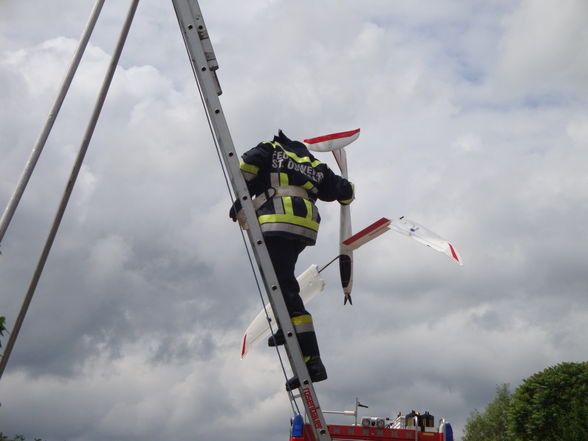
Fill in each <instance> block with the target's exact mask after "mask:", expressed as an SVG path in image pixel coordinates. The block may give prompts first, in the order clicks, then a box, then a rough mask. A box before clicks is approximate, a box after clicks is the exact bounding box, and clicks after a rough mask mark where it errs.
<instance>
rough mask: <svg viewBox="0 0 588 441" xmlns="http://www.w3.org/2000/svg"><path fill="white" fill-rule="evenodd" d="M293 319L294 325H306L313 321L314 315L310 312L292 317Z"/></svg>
mask: <svg viewBox="0 0 588 441" xmlns="http://www.w3.org/2000/svg"><path fill="white" fill-rule="evenodd" d="M291 320H292V324H293V325H294V326H298V325H306V324H308V323H312V316H311V315H310V314H304V315H299V316H297V317H292V318H291Z"/></svg>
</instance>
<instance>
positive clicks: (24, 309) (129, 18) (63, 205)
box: [0, 0, 139, 378]
mask: <svg viewBox="0 0 588 441" xmlns="http://www.w3.org/2000/svg"><path fill="white" fill-rule="evenodd" d="M138 4H139V0H132V2H131V6H130V8H129V12H128V14H127V18H126V20H125V23H124V25H123V28H122V31H121V34H120V37H119V39H118V43H117V45H116V48H115V50H114V53H113V55H112V58H111V61H110V65H109V67H108V71H107V72H106V75H105V78H104V82H103V83H102V88H101V89H100V93H99V95H98V99H97V101H96V105H95V107H94V112H93V113H92V116H91V118H90V122H89V123H88V127H87V129H86V134H85V135H84V139H83V141H82V145H81V146H80V150H79V152H78V156H77V158H76V161H75V163H74V166H73V169H72V171H71V174H70V177H69V180H68V182H67V185H66V187H65V191H64V193H63V197H62V199H61V203H60V204H59V208H58V210H57V214H56V215H55V219H54V221H53V225H52V227H51V231H50V232H49V236H48V237H47V241H46V242H45V247H44V248H43V252H42V253H41V257H40V258H39V262H38V264H37V268H36V270H35V273H34V275H33V278H32V280H31V284H30V286H29V289H28V291H27V294H26V296H25V299H24V302H23V304H22V307H21V309H20V312H19V314H18V318H17V320H16V323H15V325H14V329H13V330H12V332H11V333H10V338H9V339H8V342H7V343H6V349H5V350H4V354H3V356H2V359H1V360H0V378H2V374H3V373H4V369H5V368H6V363H8V358H9V357H10V353H11V352H12V348H13V347H14V342H15V341H16V338H17V337H18V333H19V331H20V328H21V326H22V322H23V321H24V318H25V315H26V313H27V310H28V308H29V305H30V303H31V300H32V298H33V294H34V293H35V289H36V287H37V284H38V282H39V278H40V277H41V273H42V272H43V268H44V266H45V262H46V261H47V257H48V256H49V251H50V250H51V246H52V245H53V241H54V240H55V236H56V235H57V230H58V229H59V225H60V224H61V220H62V219H63V214H64V213H65V209H66V207H67V203H68V201H69V198H70V196H71V193H72V191H73V187H74V184H75V182H76V179H77V177H78V174H79V172H80V169H81V167H82V163H83V161H84V157H85V156H86V152H87V151H88V146H89V144H90V140H91V139H92V134H93V133H94V129H95V128H96V123H97V122H98V117H99V116H100V112H101V110H102V107H103V105H104V101H105V100H106V95H107V93H108V89H109V87H110V83H111V82H112V77H113V76H114V72H115V70H116V66H117V64H118V60H119V59H120V55H121V53H122V50H123V47H124V45H125V41H126V38H127V35H128V33H129V29H130V28H131V23H132V22H133V17H134V15H135V11H136V10H137V5H138Z"/></svg>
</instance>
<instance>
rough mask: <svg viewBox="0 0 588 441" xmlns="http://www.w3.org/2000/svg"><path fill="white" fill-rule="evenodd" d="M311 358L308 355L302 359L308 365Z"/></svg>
mask: <svg viewBox="0 0 588 441" xmlns="http://www.w3.org/2000/svg"><path fill="white" fill-rule="evenodd" d="M311 358H312V357H311V356H310V355H307V356H306V357H304V362H305V363H308V362H309V361H310V359H311Z"/></svg>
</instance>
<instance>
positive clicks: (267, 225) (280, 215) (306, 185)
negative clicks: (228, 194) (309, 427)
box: [230, 130, 354, 390]
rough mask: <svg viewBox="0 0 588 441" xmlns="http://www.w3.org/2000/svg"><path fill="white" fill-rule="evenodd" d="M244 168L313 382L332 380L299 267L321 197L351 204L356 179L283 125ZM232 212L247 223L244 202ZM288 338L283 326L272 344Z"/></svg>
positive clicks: (292, 384)
mask: <svg viewBox="0 0 588 441" xmlns="http://www.w3.org/2000/svg"><path fill="white" fill-rule="evenodd" d="M240 169H241V172H242V173H243V176H244V177H245V181H246V182H247V188H248V190H249V193H250V194H251V195H252V196H255V198H254V199H253V206H254V207H255V209H256V214H257V219H258V221H259V225H260V226H261V231H262V233H263V236H264V239H265V243H266V246H267V250H268V252H269V255H270V258H271V260H272V263H273V266H274V270H275V272H276V276H277V278H278V282H279V284H280V288H281V290H282V294H283V296H284V301H285V303H286V307H287V308H288V313H289V315H290V318H291V320H292V325H293V327H294V330H295V331H296V336H297V338H298V343H299V344H300V349H301V351H302V355H303V356H304V361H305V363H306V366H307V368H308V373H309V375H310V378H311V380H312V381H313V382H318V381H323V380H326V379H327V371H326V369H325V366H324V365H323V363H322V361H321V358H320V352H319V347H318V342H317V339H316V334H315V331H314V327H313V323H312V316H311V315H310V314H309V313H308V311H306V309H305V308H304V303H303V302H302V299H301V298H300V287H299V285H298V282H297V281H296V275H295V266H296V261H297V259H298V255H299V254H300V253H301V252H302V250H304V248H306V247H307V246H311V245H314V244H315V243H316V238H317V233H318V229H319V224H320V221H321V218H320V215H319V212H318V209H317V207H316V205H315V202H316V200H317V199H320V200H323V201H335V200H336V201H339V203H341V204H344V205H347V204H350V203H351V202H352V201H353V199H354V188H353V184H351V183H350V182H349V181H348V180H347V179H345V178H343V177H341V176H338V175H336V174H335V173H334V172H333V171H332V170H331V169H330V168H329V167H328V166H327V165H326V164H323V163H322V162H320V161H318V160H317V159H316V158H315V157H314V156H313V155H312V154H311V153H310V152H309V151H308V149H307V148H306V145H304V144H303V143H301V142H298V141H293V140H291V139H289V138H288V137H287V136H286V135H285V134H284V133H283V132H282V131H281V130H280V131H279V132H278V135H277V136H274V139H273V141H268V142H262V143H260V144H258V145H257V146H256V147H254V148H252V149H251V150H249V151H247V152H246V153H244V154H243V155H242V161H241V164H240ZM230 217H231V218H232V219H233V221H236V220H239V222H240V223H241V226H242V227H243V228H247V226H246V225H245V222H244V219H243V217H244V216H243V212H242V211H241V210H240V203H239V202H238V201H237V202H236V203H235V204H233V207H232V208H231V211H230ZM284 340H285V338H284V334H283V332H282V331H281V330H280V329H278V331H277V332H276V333H275V334H274V335H273V336H271V337H270V338H269V340H268V345H269V346H275V345H282V344H284ZM299 387H300V382H299V380H298V378H296V377H293V378H290V379H289V380H288V382H287V383H286V388H287V389H289V390H293V389H297V388H299Z"/></svg>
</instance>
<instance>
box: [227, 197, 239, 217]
mask: <svg viewBox="0 0 588 441" xmlns="http://www.w3.org/2000/svg"><path fill="white" fill-rule="evenodd" d="M239 211H241V201H240V200H239V199H237V200H236V201H235V202H233V205H232V206H231V209H230V210H229V217H230V218H231V219H232V220H233V222H237V213H238V212H239Z"/></svg>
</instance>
